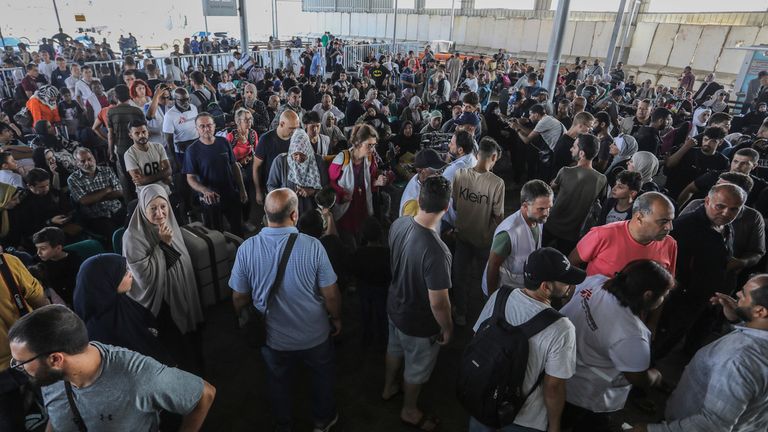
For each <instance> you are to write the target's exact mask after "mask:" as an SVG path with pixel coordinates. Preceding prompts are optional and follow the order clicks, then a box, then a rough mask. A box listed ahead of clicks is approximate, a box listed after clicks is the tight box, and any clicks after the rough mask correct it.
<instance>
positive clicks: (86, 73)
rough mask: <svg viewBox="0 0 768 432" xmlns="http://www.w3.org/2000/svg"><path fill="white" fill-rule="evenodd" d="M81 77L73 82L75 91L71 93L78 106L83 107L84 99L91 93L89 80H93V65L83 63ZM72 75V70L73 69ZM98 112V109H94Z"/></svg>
mask: <svg viewBox="0 0 768 432" xmlns="http://www.w3.org/2000/svg"><path fill="white" fill-rule="evenodd" d="M81 74H82V77H81V78H80V79H79V80H78V81H76V82H75V92H74V93H72V94H73V95H74V96H75V99H76V100H77V103H79V104H80V106H82V107H85V101H87V100H88V98H90V97H91V95H93V91H92V90H91V81H93V67H92V66H88V65H85V66H83V67H82V72H81ZM73 76H74V71H73ZM96 114H98V111H96Z"/></svg>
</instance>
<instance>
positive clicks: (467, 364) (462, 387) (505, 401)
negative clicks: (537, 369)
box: [457, 286, 563, 428]
mask: <svg viewBox="0 0 768 432" xmlns="http://www.w3.org/2000/svg"><path fill="white" fill-rule="evenodd" d="M511 293H512V288H510V287H509V286H503V287H501V288H500V289H499V292H498V294H497V295H496V302H495V304H494V307H493V315H491V317H490V318H488V319H487V320H485V321H484V322H483V323H482V324H481V325H480V328H479V329H478V330H477V333H476V334H475V337H474V338H473V339H472V341H470V343H469V345H467V348H466V350H465V351H464V355H463V356H462V359H461V365H460V369H459V380H458V383H457V396H458V399H459V402H461V404H462V405H463V406H464V408H466V410H467V411H468V412H469V413H470V414H471V415H472V416H473V417H475V418H476V419H477V420H478V421H480V423H483V424H484V425H486V426H489V427H493V428H500V427H504V426H507V425H510V424H512V423H513V422H514V421H515V417H517V414H518V413H519V412H520V409H521V408H522V407H523V404H525V401H526V399H528V396H530V395H531V393H533V391H534V390H535V389H536V387H538V386H539V384H540V383H541V380H542V379H543V378H544V371H542V372H541V374H539V377H538V379H537V380H536V383H535V384H534V385H533V387H531V388H530V389H524V388H523V380H524V379H525V370H526V367H527V366H528V339H530V338H531V337H533V336H534V335H536V334H537V333H539V332H540V331H542V330H544V329H545V328H547V327H549V325H550V324H552V323H554V322H555V321H557V320H558V319H560V318H562V317H563V316H562V315H560V313H559V312H557V311H556V310H554V309H552V308H548V309H545V310H543V311H541V312H539V313H538V314H536V316H534V317H533V318H531V319H530V320H529V321H527V322H525V323H523V324H521V325H519V326H513V325H511V324H509V323H508V322H507V320H506V315H505V309H506V305H507V299H508V298H509V295H510V294H511Z"/></svg>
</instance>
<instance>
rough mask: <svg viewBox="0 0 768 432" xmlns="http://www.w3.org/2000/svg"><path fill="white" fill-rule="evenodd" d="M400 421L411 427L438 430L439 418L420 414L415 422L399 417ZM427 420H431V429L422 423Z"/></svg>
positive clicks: (431, 431)
mask: <svg viewBox="0 0 768 432" xmlns="http://www.w3.org/2000/svg"><path fill="white" fill-rule="evenodd" d="M400 421H401V422H402V423H403V424H404V425H406V426H410V427H412V428H416V429H418V430H421V431H426V432H435V431H439V430H440V419H438V418H437V417H433V416H430V415H427V414H422V415H421V418H420V419H419V421H418V422H416V423H411V422H409V421H406V420H403V419H402V418H401V419H400ZM427 422H431V423H432V424H433V425H434V427H433V428H432V429H427V428H425V427H424V425H425V423H427Z"/></svg>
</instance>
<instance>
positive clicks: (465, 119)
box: [454, 112, 480, 127]
mask: <svg viewBox="0 0 768 432" xmlns="http://www.w3.org/2000/svg"><path fill="white" fill-rule="evenodd" d="M454 123H456V124H457V125H472V126H474V127H478V126H480V118H478V117H477V115H475V114H474V113H469V112H465V113H463V114H461V115H460V116H459V118H457V119H456V120H455V121H454Z"/></svg>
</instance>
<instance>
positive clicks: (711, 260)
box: [652, 183, 747, 359]
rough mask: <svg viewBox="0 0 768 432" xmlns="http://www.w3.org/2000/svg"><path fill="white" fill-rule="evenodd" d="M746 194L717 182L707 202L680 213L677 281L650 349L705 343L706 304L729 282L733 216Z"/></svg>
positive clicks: (692, 348)
mask: <svg viewBox="0 0 768 432" xmlns="http://www.w3.org/2000/svg"><path fill="white" fill-rule="evenodd" d="M746 199H747V193H746V192H745V191H744V189H742V188H740V187H739V186H736V185H735V184H731V183H725V184H719V185H715V186H713V187H712V189H710V191H709V195H707V197H706V198H705V199H704V205H703V206H702V207H701V208H699V209H697V210H696V211H694V212H691V213H688V214H684V215H682V216H680V217H679V218H677V219H676V220H675V223H674V229H673V230H672V237H674V238H675V240H677V247H678V252H677V281H678V287H677V289H675V290H674V291H673V293H672V295H671V296H670V299H669V301H668V302H667V304H666V305H665V306H664V310H663V312H662V314H661V319H660V321H659V326H658V332H657V334H656V338H655V340H654V349H653V350H652V352H653V354H654V356H655V358H656V359H661V358H663V357H664V356H665V355H666V354H668V353H669V352H670V351H671V350H672V348H674V347H675V345H677V343H678V342H680V340H682V339H683V338H685V345H684V347H683V349H684V351H685V353H686V354H687V355H689V356H691V355H693V354H694V353H695V352H696V350H698V349H699V348H701V346H702V345H703V342H704V339H705V338H706V337H707V336H708V335H709V330H710V329H711V327H712V324H711V323H712V317H711V314H710V313H709V312H710V310H709V308H708V307H707V305H708V304H709V299H710V297H712V296H713V295H714V294H715V292H717V291H720V290H722V289H723V287H724V286H726V282H727V278H728V273H729V271H731V270H730V269H731V266H733V265H734V264H733V261H734V259H735V258H734V253H733V239H734V230H733V224H732V222H733V220H734V219H736V217H737V216H738V215H739V213H740V212H741V211H742V208H743V207H744V202H745V201H746Z"/></svg>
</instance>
